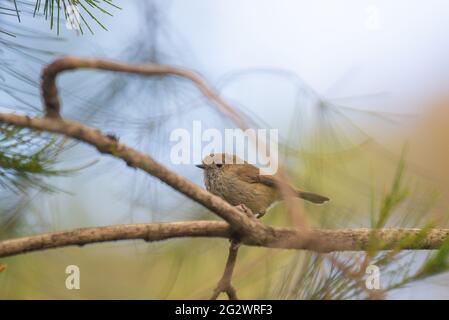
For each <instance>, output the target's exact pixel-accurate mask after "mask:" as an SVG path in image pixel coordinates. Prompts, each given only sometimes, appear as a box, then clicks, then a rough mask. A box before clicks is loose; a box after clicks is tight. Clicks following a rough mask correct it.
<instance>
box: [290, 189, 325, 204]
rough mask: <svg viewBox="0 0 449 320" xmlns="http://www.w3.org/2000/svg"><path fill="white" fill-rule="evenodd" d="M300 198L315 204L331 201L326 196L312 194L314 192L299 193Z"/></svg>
mask: <svg viewBox="0 0 449 320" xmlns="http://www.w3.org/2000/svg"><path fill="white" fill-rule="evenodd" d="M297 192H298V197H300V198H301V199H304V200H307V201H310V202H313V203H319V204H321V203H325V202H328V201H329V200H330V199H329V198H327V197H324V196H320V195H319V194H316V193H312V192H306V191H297Z"/></svg>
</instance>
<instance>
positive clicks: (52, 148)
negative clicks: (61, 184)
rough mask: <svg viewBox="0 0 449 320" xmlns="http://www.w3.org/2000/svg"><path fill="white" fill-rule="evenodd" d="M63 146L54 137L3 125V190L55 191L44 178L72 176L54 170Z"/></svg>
mask: <svg viewBox="0 0 449 320" xmlns="http://www.w3.org/2000/svg"><path fill="white" fill-rule="evenodd" d="M58 140H59V142H58ZM63 146H64V145H63V143H61V139H57V138H55V137H52V136H51V135H48V134H43V133H39V132H35V131H32V130H29V129H22V128H16V127H13V126H9V125H5V124H0V187H1V188H4V189H10V190H11V191H13V192H23V193H25V192H26V191H27V188H29V187H34V188H38V189H40V190H43V191H47V192H48V191H55V189H54V188H53V187H52V186H51V185H49V184H47V183H45V182H44V181H43V180H42V179H41V178H42V177H51V176H61V175H66V174H68V173H70V172H71V171H70V170H57V169H53V167H54V166H55V164H56V162H57V158H58V155H59V153H60V152H61V151H62V150H63Z"/></svg>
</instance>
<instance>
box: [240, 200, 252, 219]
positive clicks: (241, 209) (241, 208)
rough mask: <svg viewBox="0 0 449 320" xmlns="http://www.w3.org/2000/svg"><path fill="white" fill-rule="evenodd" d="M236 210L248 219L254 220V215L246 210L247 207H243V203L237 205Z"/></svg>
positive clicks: (249, 210)
mask: <svg viewBox="0 0 449 320" xmlns="http://www.w3.org/2000/svg"><path fill="white" fill-rule="evenodd" d="M235 207H236V208H237V209H239V210H240V211H242V212H243V213H244V214H245V215H246V216H247V217H248V218H254V214H253V212H252V211H251V209H250V208H248V207H247V206H245V205H244V204H243V203H242V204H239V205H238V206H235Z"/></svg>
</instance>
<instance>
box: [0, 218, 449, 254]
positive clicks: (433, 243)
mask: <svg viewBox="0 0 449 320" xmlns="http://www.w3.org/2000/svg"><path fill="white" fill-rule="evenodd" d="M373 232H375V233H376V237H377V239H379V241H380V243H379V250H390V249H395V248H397V247H398V246H400V245H401V244H402V243H404V240H407V239H413V238H414V237H416V238H417V239H419V240H418V241H412V242H410V241H407V244H406V245H404V246H402V247H401V248H402V249H404V250H432V249H438V248H439V247H440V246H441V244H442V243H443V242H444V241H445V240H446V239H447V238H448V236H449V229H431V230H429V231H428V233H427V234H426V236H424V237H423V236H422V230H421V229H380V230H376V231H373V230H371V229H365V228H360V229H337V230H326V229H311V230H310V236H309V237H304V235H303V234H302V232H300V231H298V230H297V229H294V228H273V229H271V235H270V236H267V237H266V238H264V241H262V242H261V241H254V239H253V238H251V237H242V238H240V239H239V241H240V243H242V244H244V245H248V246H262V247H268V248H279V249H297V250H301V249H302V250H312V251H316V252H323V253H326V252H332V251H365V250H367V249H368V245H369V241H370V239H371V240H372V235H373ZM234 236H235V233H234V231H233V230H232V228H231V227H230V225H229V224H227V223H226V222H222V221H185V222H165V223H147V224H123V225H112V226H105V227H92V228H81V229H74V230H69V231H60V232H53V233H45V234H40V235H35V236H29V237H23V238H17V239H10V240H4V241H0V258H4V257H10V256H14V255H19V254H23V253H27V252H34V251H41V250H46V249H53V248H61V247H67V246H84V245H87V244H94V243H100V242H108V241H119V240H133V239H142V240H145V241H149V242H153V241H161V240H167V239H174V238H181V237H208V238H211V237H213V238H228V239H232V238H233V237H234Z"/></svg>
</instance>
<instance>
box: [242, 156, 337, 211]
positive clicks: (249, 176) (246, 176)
mask: <svg viewBox="0 0 449 320" xmlns="http://www.w3.org/2000/svg"><path fill="white" fill-rule="evenodd" d="M241 166H242V168H241V169H239V176H240V177H241V178H242V179H243V180H244V181H246V182H248V183H262V184H264V185H266V186H269V187H272V188H277V185H276V179H275V178H274V176H270V175H260V174H259V168H257V167H255V166H253V165H250V164H244V165H241ZM290 188H291V189H292V191H293V192H295V193H296V195H297V196H298V197H299V198H302V199H304V200H307V201H310V202H313V203H325V202H327V201H329V198H327V197H324V196H322V195H319V194H316V193H312V192H306V191H303V190H300V189H297V188H294V187H293V186H290Z"/></svg>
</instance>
